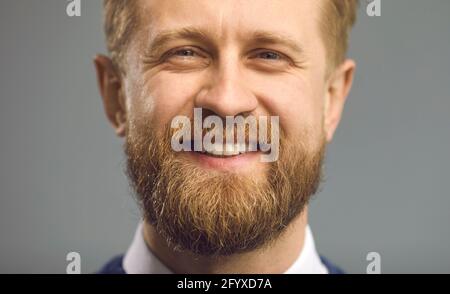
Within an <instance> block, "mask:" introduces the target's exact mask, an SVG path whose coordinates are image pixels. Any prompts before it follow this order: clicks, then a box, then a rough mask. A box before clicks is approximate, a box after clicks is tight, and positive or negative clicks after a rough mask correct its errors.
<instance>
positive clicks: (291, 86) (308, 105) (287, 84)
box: [259, 76, 323, 136]
mask: <svg viewBox="0 0 450 294" xmlns="http://www.w3.org/2000/svg"><path fill="white" fill-rule="evenodd" d="M264 85H265V86H264V87H263V88H261V90H260V92H259V93H260V94H259V100H260V103H261V104H262V105H263V106H264V107H265V108H267V112H269V113H270V114H271V115H278V116H279V117H280V125H281V128H282V129H283V131H284V132H285V133H286V135H288V136H296V135H297V134H299V133H300V132H302V131H303V130H305V129H307V130H310V132H312V131H313V130H319V129H320V125H321V120H322V116H323V112H322V107H323V104H322V100H323V98H322V96H321V93H322V91H320V87H319V86H320V85H319V84H318V83H317V82H315V81H314V80H313V79H310V78H302V77H298V76H295V77H294V76H288V77H284V78H282V79H281V78H280V79H278V80H277V79H271V80H270V82H267V81H266V82H265V84H264Z"/></svg>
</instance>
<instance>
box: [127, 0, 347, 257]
mask: <svg viewBox="0 0 450 294" xmlns="http://www.w3.org/2000/svg"><path fill="white" fill-rule="evenodd" d="M136 2H137V5H138V11H139V26H138V29H137V31H136V33H135V34H134V35H133V38H132V41H131V43H130V46H129V48H128V50H127V53H126V58H125V63H126V65H125V70H126V75H125V76H123V77H122V79H123V83H122V90H123V96H124V104H125V106H124V108H125V115H126V137H127V141H126V153H127V156H128V171H129V175H130V178H131V182H132V184H133V185H134V187H135V188H136V191H137V194H138V195H139V198H140V200H141V201H142V207H143V210H144V214H145V216H146V219H147V221H149V222H150V223H152V224H153V225H154V226H155V227H156V229H157V231H158V232H159V233H160V234H161V235H162V236H163V237H165V238H166V240H167V241H168V242H169V243H170V244H172V245H173V246H174V247H175V248H180V249H187V250H191V251H194V252H196V253H200V254H232V253H236V252H242V251H247V250H251V249H254V248H258V247H260V246H262V245H264V244H267V243H268V242H269V241H270V240H273V239H274V238H275V237H276V236H277V235H278V234H279V233H281V232H282V231H283V229H284V228H285V227H286V226H287V225H288V224H289V223H290V222H291V221H292V220H293V219H294V218H295V217H297V216H298V215H299V214H300V213H301V211H303V209H304V207H305V205H306V203H307V201H308V199H309V197H310V196H311V194H313V193H314V192H315V191H316V189H317V185H318V183H319V181H320V168H321V162H322V157H323V153H324V145H325V142H326V141H327V140H330V139H331V137H332V134H333V132H334V128H335V127H336V125H337V122H336V121H338V120H339V119H338V117H339V114H338V115H335V116H337V118H336V117H334V118H328V117H327V113H328V112H329V109H330V102H329V99H328V98H329V96H330V90H329V87H330V84H329V81H328V80H326V79H325V76H326V69H327V68H326V66H327V63H326V61H327V53H326V49H325V46H324V42H323V36H322V35H321V33H320V29H319V25H320V23H319V21H320V18H321V17H320V16H321V15H320V13H321V7H320V5H322V4H321V1H310V0H283V1H277V0H258V1H239V0H229V1H220V0H165V1H156V0H140V1H136ZM341 104H343V103H341ZM194 108H201V109H203V111H204V113H207V114H213V115H217V116H219V117H222V118H225V117H226V116H238V115H243V116H247V115H253V116H255V117H261V116H278V117H279V122H280V123H279V129H280V134H281V140H280V158H279V160H277V161H276V162H273V163H267V162H266V163H265V162H261V161H260V157H259V156H256V155H257V154H258V152H253V153H251V154H250V153H248V154H242V155H238V156H233V157H231V156H230V157H226V158H223V157H221V158H217V157H214V156H209V155H204V154H200V153H198V152H181V153H175V152H173V150H171V148H170V135H171V132H170V124H171V121H172V119H173V118H174V117H175V116H178V115H185V116H187V117H190V118H192V116H193V110H194ZM335 108H336V106H335ZM337 108H338V109H339V108H340V109H341V108H342V105H339V106H337ZM331 112H336V111H335V110H334V111H331ZM337 112H340V111H337Z"/></svg>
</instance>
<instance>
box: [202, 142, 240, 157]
mask: <svg viewBox="0 0 450 294" xmlns="http://www.w3.org/2000/svg"><path fill="white" fill-rule="evenodd" d="M208 149H210V150H206V153H208V154H212V155H215V156H235V155H239V154H243V153H245V152H246V146H245V143H242V144H224V145H219V146H216V145H215V144H213V145H212V146H211V148H208Z"/></svg>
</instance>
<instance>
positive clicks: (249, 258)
mask: <svg viewBox="0 0 450 294" xmlns="http://www.w3.org/2000/svg"><path fill="white" fill-rule="evenodd" d="M307 215H308V209H307V208H305V209H304V211H303V212H302V213H301V214H300V215H299V216H298V217H297V218H296V219H294V220H293V221H292V222H291V223H290V224H289V226H287V227H286V229H285V230H284V231H283V232H282V233H281V234H280V236H279V237H278V238H277V239H276V240H274V241H273V242H271V243H270V245H268V246H263V247H262V248H260V249H257V250H254V251H251V252H246V253H239V254H234V255H230V256H220V257H209V256H201V255H196V254H193V253H192V252H188V251H178V250H173V248H170V247H169V246H168V244H167V243H166V242H165V240H164V239H163V238H162V237H161V236H160V235H159V234H158V233H157V232H156V231H155V229H154V227H153V226H152V225H150V224H148V223H147V222H144V239H145V242H146V243H147V246H148V247H149V248H150V250H152V252H153V253H154V254H155V255H156V256H157V257H158V258H159V259H160V260H161V261H162V262H163V263H164V264H165V265H166V266H167V267H168V268H169V269H170V270H171V271H172V272H174V273H178V274H256V273H258V274H281V273H284V272H285V271H287V270H288V269H289V267H290V266H291V265H292V264H293V263H294V262H295V260H296V259H297V258H298V257H299V256H300V253H301V251H302V249H303V244H304V239H305V232H306V225H307Z"/></svg>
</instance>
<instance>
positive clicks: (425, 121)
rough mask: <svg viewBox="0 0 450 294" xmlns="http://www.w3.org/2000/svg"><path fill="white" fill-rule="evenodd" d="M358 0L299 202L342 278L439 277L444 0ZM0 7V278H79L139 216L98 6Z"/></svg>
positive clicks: (116, 248)
mask: <svg viewBox="0 0 450 294" xmlns="http://www.w3.org/2000/svg"><path fill="white" fill-rule="evenodd" d="M365 3H366V2H365V1H364V0H363V6H362V7H361V9H360V16H359V20H358V24H357V26H356V28H355V29H354V32H353V36H352V43H351V44H352V45H351V49H350V53H349V55H350V56H351V57H353V58H354V59H356V60H357V62H358V72H357V77H356V81H355V85H354V88H353V91H352V93H351V95H350V97H349V101H348V104H347V108H346V110H345V114H344V118H343V121H342V124H341V126H340V128H339V130H338V131H337V134H336V136H335V140H334V142H333V143H332V144H331V146H330V148H329V152H328V157H327V161H326V182H325V184H324V185H323V186H322V191H321V192H320V194H319V195H317V196H316V197H315V198H314V200H313V202H312V205H311V210H310V219H311V226H312V228H313V231H314V235H315V239H316V244H317V246H318V249H319V251H320V252H321V253H322V254H324V255H326V256H327V257H329V258H330V259H331V260H333V261H334V262H335V263H337V264H338V265H340V266H342V267H343V268H344V269H345V270H346V271H348V272H350V273H364V272H365V270H366V266H367V263H368V262H367V261H366V255H367V253H368V252H371V251H376V252H379V253H380V255H381V269H382V272H383V273H438V272H446V273H450V252H449V249H450V228H449V225H450V210H449V209H450V197H449V196H450V195H449V194H450V189H449V183H450V177H449V174H450V156H449V154H448V152H449V150H450V130H449V126H450V115H449V112H450V99H449V98H450V97H449V96H450V94H449V93H450V91H449V90H450V86H449V84H450V57H449V52H450V18H449V17H448V15H449V13H450V1H448V0H433V1H422V0H395V1H392V0H388V1H387V0H384V1H382V12H381V13H382V14H381V16H379V17H374V18H370V17H368V16H367V15H366V14H365ZM66 4H67V2H66V1H62V0H46V1H31V0H27V1H25V0H2V1H1V2H0V40H1V41H0V42H1V44H0V66H1V77H0V97H1V100H0V148H1V149H0V150H1V151H0V197H1V200H0V273H64V272H65V267H66V259H65V257H66V254H67V253H68V252H70V251H77V252H79V253H80V254H81V257H82V260H81V265H82V272H84V273H88V272H93V271H95V270H96V269H98V268H99V267H100V266H101V265H102V264H103V263H104V262H105V261H106V260H107V259H109V258H110V257H112V256H113V255H115V254H118V253H121V252H124V251H125V250H126V248H127V246H128V244H129V242H130V241H131V238H132V235H133V234H134V230H135V225H136V223H137V221H138V219H139V213H138V210H137V208H136V205H135V204H134V201H133V199H132V197H131V196H130V194H131V193H130V191H129V188H128V184H127V180H126V178H125V176H124V175H123V167H124V159H123V156H122V142H121V140H119V139H117V138H116V137H115V135H114V133H113V131H112V129H111V128H110V127H109V125H108V123H107V120H106V118H105V116H104V114H103V109H102V105H101V100H100V97H99V95H98V92H97V87H96V78H95V75H94V67H93V65H92V61H91V59H92V57H93V56H94V54H95V53H97V52H105V49H104V43H103V34H102V28H101V2H100V1H98V0H97V1H91V0H90V1H82V15H81V16H80V17H73V18H69V17H68V16H67V15H66V14H65V7H66Z"/></svg>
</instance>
